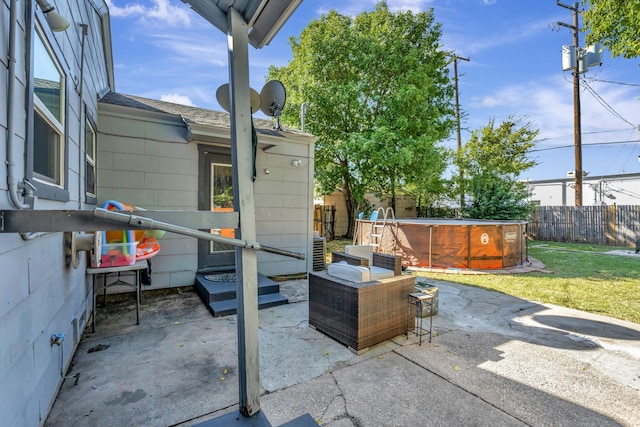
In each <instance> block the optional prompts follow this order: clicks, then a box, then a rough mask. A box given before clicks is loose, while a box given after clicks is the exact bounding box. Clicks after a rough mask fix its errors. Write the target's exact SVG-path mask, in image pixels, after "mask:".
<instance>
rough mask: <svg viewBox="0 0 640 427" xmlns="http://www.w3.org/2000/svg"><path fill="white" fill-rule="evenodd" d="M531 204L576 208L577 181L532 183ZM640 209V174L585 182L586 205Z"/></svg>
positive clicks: (565, 179) (584, 200)
mask: <svg viewBox="0 0 640 427" xmlns="http://www.w3.org/2000/svg"><path fill="white" fill-rule="evenodd" d="M528 185H529V189H530V190H531V196H530V200H531V201H532V202H534V203H536V204H539V205H540V206H574V205H575V189H574V180H573V179H569V178H561V179H556V180H543V181H531V182H529V183H528ZM602 204H606V205H612V204H616V205H638V204H640V174H638V173H629V174H620V175H604V176H599V177H591V176H589V177H585V178H583V180H582V205H583V206H594V205H602Z"/></svg>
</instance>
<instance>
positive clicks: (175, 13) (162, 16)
mask: <svg viewBox="0 0 640 427" xmlns="http://www.w3.org/2000/svg"><path fill="white" fill-rule="evenodd" d="M106 2H107V6H108V7H109V13H110V14H111V16H113V17H122V18H128V17H131V18H138V19H139V20H141V21H143V22H149V21H159V22H161V23H164V24H168V25H171V26H179V25H186V26H189V25H190V24H191V17H190V15H189V10H188V9H187V8H186V7H180V6H176V5H174V4H172V3H171V2H170V1H169V0H151V2H152V3H153V5H152V6H151V7H147V6H144V5H141V4H139V3H128V4H125V5H124V6H122V7H119V6H116V5H115V4H114V2H113V0H106Z"/></svg>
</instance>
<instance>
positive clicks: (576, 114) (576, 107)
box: [556, 1, 582, 206]
mask: <svg viewBox="0 0 640 427" xmlns="http://www.w3.org/2000/svg"><path fill="white" fill-rule="evenodd" d="M556 4H557V5H558V6H560V7H564V8H565V9H569V10H571V11H572V15H573V25H569V24H565V23H564V22H558V25H560V26H563V27H567V28H569V29H570V30H572V31H573V45H574V46H575V55H574V56H575V62H574V64H573V135H574V136H573V139H574V157H575V169H576V170H575V187H576V188H575V195H576V201H575V204H576V206H582V130H581V128H582V126H581V118H580V60H581V54H579V52H580V48H579V43H580V40H579V37H578V34H579V33H578V32H579V28H578V2H576V3H574V4H573V6H569V5H566V4H563V3H560V2H559V1H556Z"/></svg>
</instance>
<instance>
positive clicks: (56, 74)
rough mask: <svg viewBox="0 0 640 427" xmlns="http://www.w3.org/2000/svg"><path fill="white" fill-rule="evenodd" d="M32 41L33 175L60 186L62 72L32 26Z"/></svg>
mask: <svg viewBox="0 0 640 427" xmlns="http://www.w3.org/2000/svg"><path fill="white" fill-rule="evenodd" d="M35 35H36V37H34V42H33V50H34V51H33V110H34V114H33V176H34V178H35V179H36V180H38V181H41V182H44V183H47V184H50V185H54V186H57V187H60V188H64V186H65V182H64V178H65V128H64V123H65V117H64V113H65V75H64V73H63V72H62V68H61V66H60V64H59V63H58V61H57V60H56V58H55V56H54V55H53V53H52V50H51V47H50V46H49V44H48V43H47V42H46V39H45V37H44V36H43V35H42V30H41V29H40V28H39V27H38V26H36V31H35Z"/></svg>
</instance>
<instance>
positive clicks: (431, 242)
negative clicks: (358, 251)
mask: <svg viewBox="0 0 640 427" xmlns="http://www.w3.org/2000/svg"><path fill="white" fill-rule="evenodd" d="M374 224H375V223H374V222H373V221H367V220H358V225H357V227H356V240H357V242H358V244H362V245H367V244H371V243H377V241H376V240H377V239H378V238H377V237H375V234H379V230H380V228H381V227H376V228H378V231H376V232H373V229H374ZM380 224H381V222H378V225H380ZM526 227H527V221H485V220H455V219H435V218H418V219H416V218H412V219H395V220H387V222H386V224H385V226H384V231H383V232H382V242H381V243H380V248H379V251H380V252H383V253H387V254H395V255H401V256H402V265H403V266H407V267H408V266H411V267H429V268H474V269H495V268H507V267H515V266H520V265H524V264H525V263H526V262H527V260H526V258H527V247H526ZM372 234H374V237H372V236H371V235H372Z"/></svg>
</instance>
